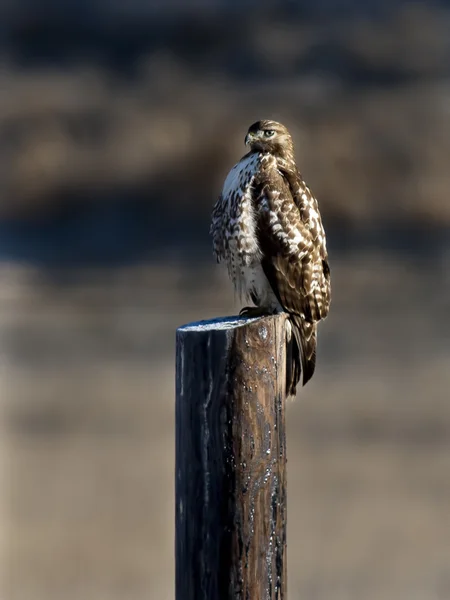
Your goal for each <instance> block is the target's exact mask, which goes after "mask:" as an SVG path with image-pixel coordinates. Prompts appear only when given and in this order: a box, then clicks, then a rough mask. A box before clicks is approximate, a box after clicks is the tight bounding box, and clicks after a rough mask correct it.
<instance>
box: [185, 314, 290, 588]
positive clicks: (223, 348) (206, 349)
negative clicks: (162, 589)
mask: <svg viewBox="0 0 450 600" xmlns="http://www.w3.org/2000/svg"><path fill="white" fill-rule="evenodd" d="M285 363H286V344H285V318H284V316H283V315H276V316H271V317H264V318H260V319H245V318H237V317H231V318H226V319H214V320H212V321H203V322H199V323H191V324H189V325H185V326H184V327H180V328H179V329H178V330H177V375H176V377H177V390H176V393H177V397H176V543H175V546H176V600H275V599H278V600H281V599H285V598H286V589H287V584H286V436H285V395H284V387H285Z"/></svg>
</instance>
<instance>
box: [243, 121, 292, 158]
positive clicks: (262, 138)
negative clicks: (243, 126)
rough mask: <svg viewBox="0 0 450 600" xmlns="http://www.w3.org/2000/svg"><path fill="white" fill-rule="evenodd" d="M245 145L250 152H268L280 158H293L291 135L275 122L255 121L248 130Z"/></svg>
mask: <svg viewBox="0 0 450 600" xmlns="http://www.w3.org/2000/svg"><path fill="white" fill-rule="evenodd" d="M245 143H246V145H247V146H250V150H256V151H258V152H270V153H271V154H275V155H278V156H281V157H285V158H288V157H293V153H294V146H293V143H292V138H291V134H290V133H289V131H288V130H287V129H286V127H285V126H284V125H282V124H281V123H277V121H268V120H264V121H256V123H253V125H251V126H250V127H249V129H248V132H247V135H246V136H245Z"/></svg>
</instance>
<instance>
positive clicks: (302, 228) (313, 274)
mask: <svg viewBox="0 0 450 600" xmlns="http://www.w3.org/2000/svg"><path fill="white" fill-rule="evenodd" d="M245 142H246V144H248V145H249V146H250V152H249V153H248V154H246V155H245V156H244V157H243V158H242V159H241V160H240V161H239V162H238V163H237V164H236V165H235V166H234V167H233V168H232V169H231V171H230V173H229V174H228V176H227V178H226V180H225V183H224V186H223V190H222V194H221V195H220V197H219V199H218V201H217V203H216V205H215V207H214V210H213V215H212V223H211V233H212V237H213V246H214V253H215V255H216V257H217V260H218V261H221V260H224V261H225V262H226V264H227V267H228V273H229V275H230V278H231V279H232V281H233V283H234V286H235V289H236V290H237V292H238V293H239V294H240V295H241V296H242V297H243V298H247V299H248V300H250V301H252V302H253V303H254V304H255V306H256V307H257V308H258V311H257V312H258V313H260V314H262V313H268V314H270V313H273V312H276V311H280V310H283V311H285V312H287V313H288V315H289V323H290V324H291V330H292V333H293V336H292V339H291V346H292V353H291V354H292V358H291V364H290V365H288V367H289V368H288V381H287V392H288V394H289V395H294V394H295V389H296V385H297V383H298V381H299V379H300V374H301V370H303V385H304V384H305V383H306V382H307V381H308V380H309V379H310V378H311V377H312V375H313V373H314V369H315V363H316V343H317V322H318V321H320V320H321V319H324V318H325V317H326V316H327V314H328V309H329V305H330V268H329V265H328V255H327V250H326V239H325V232H324V229H323V226H322V220H321V218H320V213H319V208H318V205H317V200H316V199H315V198H314V196H313V195H312V193H311V191H310V189H309V188H308V187H307V185H306V184H305V182H304V181H303V179H302V176H301V174H300V172H299V170H298V169H297V166H296V164H295V159H294V148H293V143H292V138H291V136H290V134H289V132H288V130H287V129H286V127H284V125H281V124H280V123H277V122H276V121H268V120H265V121H258V122H256V123H254V124H253V125H252V126H251V127H250V128H249V130H248V133H247V136H246V138H245ZM247 313H248V314H252V309H248V310H247Z"/></svg>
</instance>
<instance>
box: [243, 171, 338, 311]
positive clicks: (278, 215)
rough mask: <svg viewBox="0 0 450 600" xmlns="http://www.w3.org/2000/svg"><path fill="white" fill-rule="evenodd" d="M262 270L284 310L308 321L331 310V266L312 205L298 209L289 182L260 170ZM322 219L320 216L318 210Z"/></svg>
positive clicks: (275, 172) (257, 183)
mask: <svg viewBox="0 0 450 600" xmlns="http://www.w3.org/2000/svg"><path fill="white" fill-rule="evenodd" d="M255 183H256V185H255V194H256V198H255V201H256V206H257V207H258V238H259V245H260V248H261V251H262V253H263V258H262V266H263V269H264V272H265V274H266V277H267V278H268V280H269V282H270V284H271V287H272V289H273V291H274V293H275V294H276V296H277V297H278V300H279V301H280V304H281V305H282V307H283V308H284V309H285V310H286V311H287V312H290V313H293V314H295V315H298V316H301V317H302V318H304V319H305V320H306V321H309V322H315V321H319V320H320V319H322V318H324V317H325V316H326V315H327V313H328V306H329V297H330V292H329V288H330V286H329V267H328V261H327V256H326V249H325V245H324V243H323V240H324V239H325V235H324V233H323V228H322V226H321V223H320V215H319V223H320V227H319V228H315V227H314V226H312V224H313V223H312V219H313V218H315V215H314V214H313V211H312V210H310V211H309V212H308V206H304V207H302V205H300V206H299V205H298V204H297V203H296V202H295V201H294V198H293V195H292V192H291V186H290V185H289V182H288V181H287V179H286V178H285V177H284V176H283V175H282V174H281V173H280V172H279V171H277V170H274V169H270V168H268V169H266V170H262V171H261V173H260V177H259V178H258V180H257V181H256V182H255ZM317 214H318V211H317Z"/></svg>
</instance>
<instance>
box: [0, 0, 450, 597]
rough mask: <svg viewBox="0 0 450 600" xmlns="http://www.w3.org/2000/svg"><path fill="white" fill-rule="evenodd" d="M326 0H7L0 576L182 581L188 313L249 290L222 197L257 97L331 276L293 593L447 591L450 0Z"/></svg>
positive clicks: (51, 583)
mask: <svg viewBox="0 0 450 600" xmlns="http://www.w3.org/2000/svg"><path fill="white" fill-rule="evenodd" d="M281 4H283V3H280V6H281ZM324 4H325V3H324V2H322V3H317V5H314V6H316V8H315V9H314V8H313V7H312V6H311V7H310V8H309V10H303V11H301V10H294V8H292V5H290V6H291V7H290V8H289V7H287V5H286V6H285V7H284V8H283V9H281V8H280V7H278V8H276V9H274V8H272V9H269V8H268V9H265V10H262V9H259V10H258V11H255V9H254V8H252V9H248V10H246V11H244V10H243V9H242V8H241V9H239V10H241V12H240V13H239V15H240V17H239V18H236V12H235V11H234V12H233V11H225V10H224V9H223V8H220V6H219V4H217V5H216V4H215V5H214V6H215V7H216V8H214V10H213V9H212V8H211V6H206V3H205V4H204V5H203V4H199V5H198V6H197V5H196V8H192V10H190V11H187V12H182V10H181V8H180V7H179V6H177V5H175V8H173V10H172V12H170V14H169V13H167V12H166V13H163V12H161V11H159V12H158V11H156V12H154V11H152V10H150V5H151V6H154V5H153V4H151V3H150V4H149V5H148V6H149V8H148V12H147V11H146V9H144V8H143V7H142V6H140V5H138V4H136V5H135V4H130V5H129V6H130V8H129V11H128V12H126V11H125V10H124V9H123V8H122V9H120V6H119V7H118V5H111V7H112V8H111V7H109V8H108V6H103V4H101V3H99V4H98V10H99V12H98V14H97V13H95V11H94V10H93V9H92V8H89V7H90V6H91V5H89V6H84V7H83V5H82V4H80V5H79V8H78V9H77V8H74V7H73V6H72V5H69V4H67V11H59V12H58V10H57V8H56V5H53V4H52V3H50V2H49V3H47V4H43V5H42V6H41V7H40V10H37V9H33V7H32V6H31V4H30V3H28V4H26V3H17V5H14V6H15V8H14V7H13V6H12V5H6V4H4V5H2V10H3V12H4V16H5V20H4V23H5V25H4V27H5V31H6V32H7V33H8V35H7V36H6V37H5V38H2V40H1V48H0V51H1V53H2V57H3V60H2V67H1V69H0V86H1V89H2V90H3V93H2V94H0V148H1V150H2V161H1V166H0V177H1V190H2V191H1V193H0V217H1V220H0V260H1V264H0V394H1V396H0V433H1V435H0V475H1V477H0V486H1V487H0V564H1V577H0V596H1V598H2V600H62V599H64V600H103V599H105V600H143V599H144V598H145V599H149V600H150V599H151V600H153V599H155V600H156V599H157V600H169V599H172V598H173V590H174V584H173V579H174V565H173V537H174V530H173V525H174V506H173V505H174V498H173V493H174V485H173V473H174V339H175V329H176V327H177V326H178V325H181V324H183V323H186V322H188V321H191V320H197V319H199V318H208V317H212V316H218V315H225V314H232V313H234V312H236V310H237V309H238V308H239V306H238V305H237V304H235V302H234V299H233V295H232V292H231V289H230V286H229V285H228V282H227V279H226V276H225V274H224V273H223V271H222V270H220V269H219V268H218V267H216V266H215V264H214V262H213V260H212V257H211V249H210V243H209V239H208V221H209V214H210V210H211V207H212V204H213V202H214V201H215V198H216V196H217V194H218V192H219V189H220V183H221V181H222V180H223V178H224V176H225V174H226V172H227V169H228V168H229V167H230V166H231V165H232V163H233V161H235V160H237V159H238V158H239V157H240V155H241V153H242V152H243V151H244V148H243V138H244V135H245V132H246V128H247V127H248V125H249V124H250V123H251V122H253V121H255V120H256V119H259V118H261V117H266V116H267V117H275V118H279V119H280V120H282V121H283V122H285V123H286V125H288V126H289V127H290V128H291V130H292V132H293V134H294V138H295V141H296V147H297V156H298V159H299V164H300V165H301V168H302V171H303V173H304V175H305V177H306V179H307V181H308V183H309V185H310V186H311V187H312V189H313V190H314V191H315V192H316V194H317V196H318V197H319V201H320V203H321V207H322V213H323V217H324V221H325V225H326V228H327V232H328V234H329V251H330V261H331V268H332V281H333V306H332V312H331V314H330V317H329V319H328V320H327V321H326V322H325V323H324V324H323V326H322V327H321V330H320V335H319V356H318V367H317V372H316V375H315V377H314V379H313V381H312V382H311V384H310V385H308V386H307V387H306V388H305V389H304V390H302V391H301V394H300V395H299V397H298V399H297V401H296V402H295V403H292V404H291V405H290V406H289V408H288V482H289V483H288V485H289V489H288V558H289V563H288V577H289V594H290V595H289V597H290V598H291V599H292V600H294V599H297V598H298V599H308V600H329V599H332V600H341V599H342V600H372V599H373V600H445V599H447V598H450V392H449V388H450V369H449V364H450V363H449V359H450V324H449V316H448V315H449V309H450V276H449V272H450V271H449V269H450V242H449V239H450V236H449V223H450V203H449V200H448V198H449V194H450V170H449V168H448V156H449V153H450V141H449V140H450V112H449V109H448V106H449V99H450V85H449V83H450V79H449V75H450V72H449V64H450V61H449V59H450V54H449V52H450V50H449V44H448V30H449V29H448V27H449V23H450V13H449V12H448V11H447V10H446V9H445V8H436V7H434V8H431V6H428V5H426V4H418V5H414V6H406V7H405V8H401V7H399V6H397V4H395V3H390V8H388V9H386V10H385V12H384V15H381V16H377V17H375V16H374V15H372V14H369V13H370V11H368V13H362V14H360V13H359V12H358V10H359V9H357V8H355V7H353V8H352V7H351V5H350V4H349V5H348V7H347V12H345V13H344V12H343V13H342V14H341V15H338V16H335V17H333V16H332V15H331V16H330V18H326V12H325V13H323V12H320V10H319V9H320V6H324ZM283 6H284V5H283ZM303 6H309V5H307V4H304V5H303ZM70 7H71V8H70ZM114 7H115V8H114ZM349 7H350V8H349ZM13 8H14V11H13ZM235 10H237V9H235ZM315 10H316V11H317V12H316V13H314V11H315ZM140 11H141V12H140ZM142 11H143V12H142ZM312 13H314V14H312ZM331 17H332V18H331Z"/></svg>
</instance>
